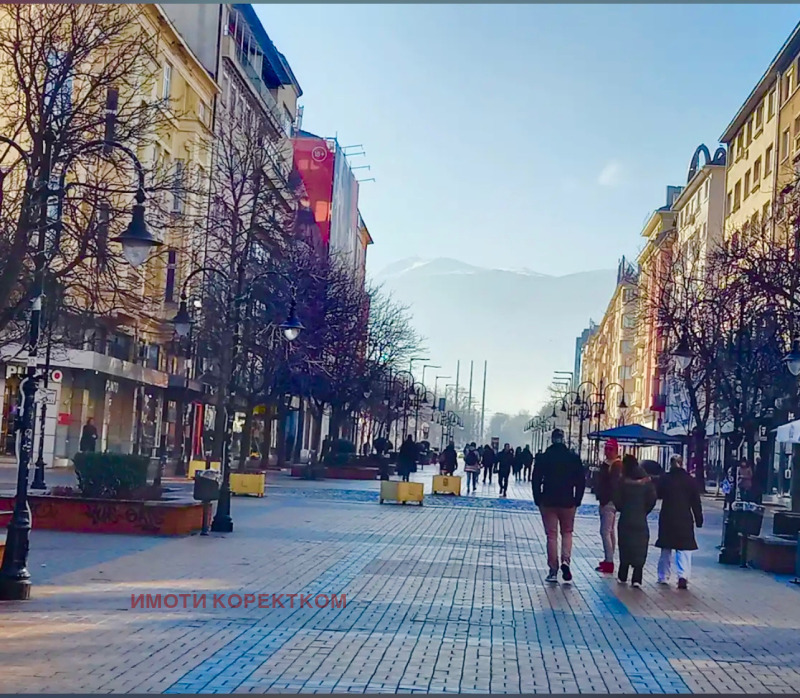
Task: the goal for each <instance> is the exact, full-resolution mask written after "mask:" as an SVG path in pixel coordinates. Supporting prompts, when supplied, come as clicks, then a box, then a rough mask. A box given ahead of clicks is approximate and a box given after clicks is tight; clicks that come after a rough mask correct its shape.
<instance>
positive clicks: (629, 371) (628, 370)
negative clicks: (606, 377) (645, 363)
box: [619, 366, 633, 381]
mask: <svg viewBox="0 0 800 698" xmlns="http://www.w3.org/2000/svg"><path fill="white" fill-rule="evenodd" d="M629 378H633V367H632V366H620V367H619V379H620V380H621V381H624V380H628V379H629Z"/></svg>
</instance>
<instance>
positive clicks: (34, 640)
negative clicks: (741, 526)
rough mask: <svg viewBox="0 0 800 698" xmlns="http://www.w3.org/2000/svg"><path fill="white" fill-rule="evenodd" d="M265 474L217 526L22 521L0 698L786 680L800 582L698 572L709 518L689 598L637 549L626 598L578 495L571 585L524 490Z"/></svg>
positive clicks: (785, 687)
mask: <svg viewBox="0 0 800 698" xmlns="http://www.w3.org/2000/svg"><path fill="white" fill-rule="evenodd" d="M424 476H425V475H424V473H423V475H420V477H424ZM271 481H272V482H273V483H275V486H271V487H270V489H269V491H268V494H267V497H265V498H264V499H246V498H236V499H234V501H233V514H234V520H235V531H234V533H233V534H230V535H219V536H216V535H214V536H210V537H207V538H204V537H200V536H192V537H187V538H181V539H159V538H146V539H145V538H138V537H122V536H102V535H96V536H93V535H78V534H58V533H52V532H42V531H37V532H34V534H33V537H32V545H31V571H32V573H33V574H34V578H35V582H36V586H35V588H34V598H33V600H32V601H30V602H28V603H25V604H21V603H4V604H3V603H0V646H2V647H3V651H2V667H0V692H17V691H19V692H56V691H57V692H111V691H113V692H165V693H183V692H202V693H212V692H232V691H235V692H253V693H265V692H273V693H276V692H290V693H298V692H317V693H331V692H344V691H356V692H387V693H395V692H397V693H412V692H447V693H456V692H493V693H518V692H550V693H559V692H577V691H581V692H601V693H602V692H637V693H659V692H680V693H688V692H712V693H713V692H722V693H732V692H776V693H789V692H794V691H798V690H800V632H799V631H800V604H798V600H800V596H798V593H800V591H798V589H797V588H796V587H795V586H793V585H791V584H790V583H789V580H788V579H786V578H776V577H774V576H771V575H767V574H763V573H761V572H757V571H754V570H741V569H739V568H738V567H735V566H734V567H722V566H720V565H718V564H716V562H715V558H716V553H717V551H716V550H715V547H714V546H715V545H717V544H718V543H719V538H720V529H719V520H720V518H721V516H720V513H719V512H718V511H713V512H710V515H709V517H708V518H709V523H708V527H707V528H706V529H703V530H702V531H701V532H700V536H699V540H700V545H701V551H700V552H699V553H698V555H697V557H696V560H695V578H694V579H693V581H692V585H691V589H690V590H689V591H688V592H682V591H678V590H677V589H676V588H675V587H674V586H672V587H670V588H662V587H658V586H656V585H655V584H654V582H655V563H656V558H657V551H656V550H655V549H653V548H651V552H650V556H649V560H648V566H647V568H646V572H645V586H644V588H643V589H641V590H635V589H632V588H630V587H629V586H620V585H618V584H617V583H616V582H615V581H614V580H613V579H612V578H610V577H601V576H599V575H598V574H597V573H596V572H595V571H594V567H595V565H596V563H597V561H598V559H599V547H600V546H599V537H598V534H597V528H598V520H597V517H596V513H595V512H596V509H594V508H593V505H594V502H592V501H591V497H587V508H586V509H585V510H583V511H584V513H581V515H579V516H578V517H577V519H576V540H575V550H574V564H573V568H574V572H575V583H574V584H573V585H571V586H565V585H559V586H555V587H551V586H547V585H546V584H545V583H544V577H545V575H546V573H547V570H546V564H545V556H544V533H543V529H542V525H541V521H540V519H539V516H538V514H537V513H536V512H535V511H533V510H532V505H531V504H530V503H529V502H521V501H520V505H521V504H525V506H526V507H528V508H527V509H515V508H509V507H511V506H512V505H514V502H513V500H511V499H509V500H498V499H496V498H494V497H492V496H490V495H489V493H488V492H487V496H485V497H474V498H473V497H472V496H471V495H470V497H466V496H465V497H458V498H456V497H437V498H436V502H437V503H438V502H439V501H440V500H441V502H442V503H441V504H437V505H434V506H428V504H429V503H430V504H433V503H434V502H433V498H432V497H428V498H427V500H428V501H426V506H424V507H422V508H419V507H413V506H401V505H396V504H385V505H383V506H381V505H379V504H378V501H377V499H378V498H377V491H378V487H379V483H377V482H374V483H372V482H370V483H352V484H351V483H349V482H348V483H338V484H332V483H331V482H329V481H326V482H321V483H317V482H298V481H292V480H290V479H289V478H286V477H280V478H272V480H271ZM520 487H524V485H520ZM335 491H339V492H344V493H349V494H346V495H343V496H339V497H338V498H335V497H334V496H333V495H332V492H335ZM509 491H510V492H511V489H510V490H509ZM299 492H303V493H304V494H303V495H302V496H300V495H299V494H298V493H299ZM469 500H471V501H479V500H480V501H481V502H483V506H475V505H469V504H465V502H467V501H469ZM518 501H519V500H518ZM42 565H46V566H45V567H43V566H42ZM148 594H149V595H150V598H149V600H147V605H149V606H151V607H149V608H148V607H146V606H145V600H146V597H145V596H142V597H140V595H148ZM159 594H160V595H161V596H160V600H161V601H160V603H159V604H158V605H160V607H156V606H157V603H156V599H157V595H159ZM181 594H184V595H190V596H188V597H185V598H188V599H189V601H188V607H187V608H184V607H183V606H182V603H181V601H180V598H181V597H180V595H181ZM193 594H198V597H197V598H200V597H199V595H205V596H204V597H205V598H206V599H207V604H206V606H205V607H198V608H194V607H193V602H194V600H195V597H194V596H192V595H193ZM213 594H218V595H222V599H223V603H224V607H219V606H218V607H214V606H213V605H212V599H213ZM231 594H234V596H233V597H232V596H231ZM237 594H238V595H239V596H240V597H241V599H239V603H238V604H236V603H235V602H234V601H235V599H237V598H238V597H237V596H236V595H237ZM259 594H261V598H260V599H259V596H258V595H259ZM291 594H295V595H300V596H296V597H294V598H293V599H292V602H293V603H292V605H291V606H290V602H289V596H288V595H291ZM169 595H172V598H174V599H175V600H176V607H166V605H167V598H168V596H169ZM248 595H252V597H253V601H252V602H251V603H249V604H247V607H245V604H246V600H247V599H248V598H249V597H248ZM275 595H282V596H281V597H279V598H278V604H273V600H274V598H275ZM331 595H336V596H337V602H336V603H334V602H333V601H332V600H331ZM341 595H344V596H345V603H341ZM132 597H133V598H135V599H141V603H140V604H139V603H137V604H136V607H132V606H133V604H132V600H131V599H132ZM304 599H305V600H306V601H309V600H310V605H309V604H308V603H307V604H303V600H304ZM319 599H323V603H322V605H320V601H319ZM257 601H265V602H266V603H265V604H262V606H263V607H261V608H259V606H258V603H257ZM170 603H171V602H170ZM281 603H282V604H283V608H281V607H280V604H281ZM231 606H234V607H231Z"/></svg>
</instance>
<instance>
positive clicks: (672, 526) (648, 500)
mask: <svg viewBox="0 0 800 698" xmlns="http://www.w3.org/2000/svg"><path fill="white" fill-rule="evenodd" d="M418 455H419V448H418V445H417V444H416V442H415V441H414V439H413V437H412V436H410V435H409V436H408V437H406V439H405V441H404V442H403V444H402V445H401V447H400V450H399V452H398V457H397V464H398V466H397V469H398V474H399V475H400V476H401V477H402V479H403V480H404V481H406V482H407V481H408V480H409V475H410V473H411V472H414V471H415V470H416V462H417V459H418ZM463 456H464V472H465V474H466V477H467V492H468V493H470V492H472V493H474V492H476V491H477V488H478V481H479V480H480V479H481V473H482V474H483V479H482V481H483V484H484V485H486V484H489V485H491V484H492V477H493V475H497V484H498V487H499V496H500V497H507V496H508V484H509V480H510V478H511V477H512V476H513V477H514V479H515V480H516V481H524V482H528V481H529V482H530V483H531V486H532V488H533V500H534V502H535V504H536V506H537V507H538V509H539V511H540V513H541V517H542V523H543V525H544V529H545V535H546V538H547V567H548V573H547V577H546V581H547V582H549V583H554V584H555V583H558V582H559V574H560V575H561V580H563V581H564V582H566V583H569V582H571V581H572V579H573V575H572V569H571V563H572V559H571V558H572V538H573V530H574V525H575V514H576V512H577V510H578V507H580V506H581V504H582V502H583V497H584V492H585V489H586V471H585V469H584V466H583V463H582V462H581V459H580V457H579V456H578V454H576V453H575V452H574V451H572V450H571V449H570V448H568V447H567V445H566V444H565V443H564V432H563V431H562V430H561V429H555V430H553V432H552V434H551V444H550V445H549V446H548V448H547V449H546V450H545V451H543V452H542V451H539V452H538V453H537V454H536V455H535V456H534V454H533V453H532V451H531V449H530V448H529V447H528V446H527V445H526V446H524V447H517V448H516V450H515V449H513V448H512V447H511V445H510V444H508V443H506V444H505V445H504V446H503V448H502V449H496V448H494V447H492V446H490V445H488V444H487V445H484V446H479V445H477V444H476V443H475V442H472V443H469V444H467V445H466V446H465V448H464V454H463ZM438 464H439V469H440V472H441V473H442V474H446V475H453V474H454V473H455V472H456V470H457V468H458V453H457V451H456V449H455V445H454V444H453V442H452V441H450V443H448V445H447V447H446V448H444V449H443V450H442V452H441V453H440V454H439V456H438ZM647 465H648V462H645V466H647ZM648 470H649V468H648ZM648 470H646V469H645V467H643V466H642V464H640V463H639V461H638V460H637V458H636V457H635V456H633V455H632V454H626V455H624V456H620V453H619V444H618V443H617V442H616V441H615V440H614V439H609V440H608V441H606V442H605V446H604V460H603V462H602V463H601V464H600V467H599V470H598V472H597V477H596V480H595V483H594V493H595V496H596V497H597V502H598V508H599V514H600V517H599V518H600V531H599V532H600V541H601V544H602V550H603V558H602V560H601V561H600V562H599V564H598V565H597V568H596V569H597V571H598V572H600V573H602V574H613V573H614V571H615V555H618V558H619V563H618V566H617V567H616V571H617V580H618V581H619V582H620V583H621V584H626V583H627V582H628V579H629V577H630V583H631V585H632V586H633V587H635V588H636V587H641V585H642V582H643V573H644V566H645V562H646V561H647V551H648V548H649V545H650V527H649V524H648V516H649V514H650V513H651V512H652V511H653V509H654V508H655V505H656V503H657V501H659V500H661V509H660V512H659V517H658V537H657V538H656V542H655V547H657V548H660V550H661V554H660V557H659V561H658V580H657V581H658V583H659V584H663V585H666V584H669V583H670V577H671V575H672V566H673V563H674V565H675V567H676V572H677V579H678V582H677V585H678V588H679V589H687V588H688V584H689V578H690V575H691V568H692V551H694V550H697V541H696V539H695V529H697V528H701V527H702V526H703V511H702V505H701V501H700V489H699V487H698V486H697V482H696V480H695V478H694V477H692V476H691V475H690V474H689V473H688V472H687V470H686V468H685V467H684V463H683V459H682V457H681V456H679V455H677V454H676V455H673V456H672V457H671V459H670V463H669V470H668V471H667V472H666V473H664V474H656V473H653V472H652V471H650V472H648ZM756 479H757V478H756V474H755V473H754V469H753V468H752V467H749V466H748V465H747V462H746V461H743V462H742V463H741V464H739V465H738V467H736V468H735V469H733V470H731V471H729V472H728V473H727V474H726V481H725V482H727V483H729V484H730V488H731V489H738V490H739V492H740V495H743V494H745V493H747V495H746V496H747V497H751V496H752V493H753V492H754V490H755V489H756V487H755V484H754V483H755V482H756ZM725 491H726V495H728V496H729V494H728V492H729V490H728V489H725Z"/></svg>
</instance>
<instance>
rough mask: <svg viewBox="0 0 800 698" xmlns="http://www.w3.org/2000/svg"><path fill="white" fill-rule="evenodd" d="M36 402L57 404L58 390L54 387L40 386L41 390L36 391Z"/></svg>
mask: <svg viewBox="0 0 800 698" xmlns="http://www.w3.org/2000/svg"><path fill="white" fill-rule="evenodd" d="M36 402H38V403H39V404H40V405H55V404H56V391H55V390H54V389H53V388H46V389H42V388H39V390H37V391H36Z"/></svg>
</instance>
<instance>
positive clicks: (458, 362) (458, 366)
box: [455, 359, 461, 412]
mask: <svg viewBox="0 0 800 698" xmlns="http://www.w3.org/2000/svg"><path fill="white" fill-rule="evenodd" d="M460 374H461V360H460V359H459V360H458V361H457V362H456V398H455V400H456V404H455V410H456V412H458V410H459V407H458V376H459V375H460Z"/></svg>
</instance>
